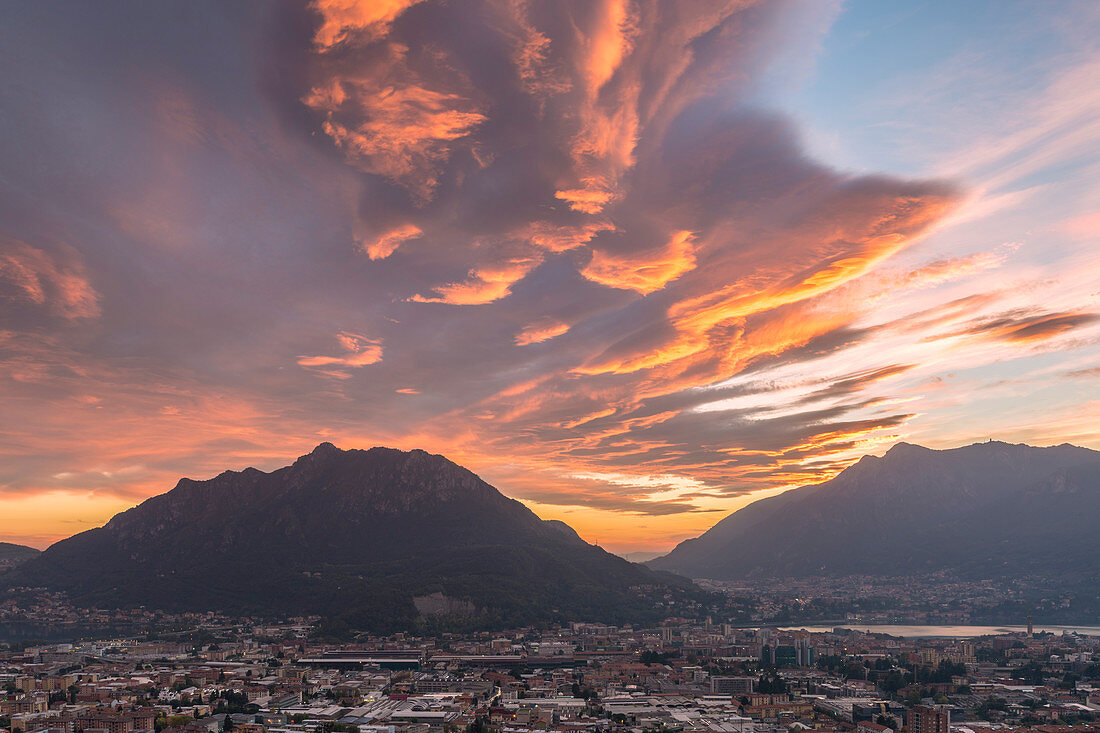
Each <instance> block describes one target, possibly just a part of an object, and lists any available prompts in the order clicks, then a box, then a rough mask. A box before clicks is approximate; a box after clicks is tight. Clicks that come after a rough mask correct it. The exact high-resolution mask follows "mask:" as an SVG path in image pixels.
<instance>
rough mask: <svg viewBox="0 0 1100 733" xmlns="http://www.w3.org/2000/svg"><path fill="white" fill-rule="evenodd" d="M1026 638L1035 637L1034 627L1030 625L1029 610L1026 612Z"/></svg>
mask: <svg viewBox="0 0 1100 733" xmlns="http://www.w3.org/2000/svg"><path fill="white" fill-rule="evenodd" d="M1027 638H1029V639H1034V638H1035V629H1034V628H1033V627H1032V625H1031V612H1030V611H1029V612H1028V614H1027Z"/></svg>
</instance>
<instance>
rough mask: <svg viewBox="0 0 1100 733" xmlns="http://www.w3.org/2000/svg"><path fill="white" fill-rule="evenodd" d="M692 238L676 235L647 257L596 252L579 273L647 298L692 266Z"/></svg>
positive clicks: (686, 235) (683, 232) (680, 233)
mask: <svg viewBox="0 0 1100 733" xmlns="http://www.w3.org/2000/svg"><path fill="white" fill-rule="evenodd" d="M694 237H695V235H694V233H693V232H689V231H681V232H676V233H675V234H673V235H672V239H670V240H669V243H668V245H666V246H665V248H664V249H662V250H659V251H657V252H653V253H650V254H645V253H643V254H640V255H623V256H616V255H611V254H607V253H606V252H601V251H600V250H596V251H595V252H593V253H592V259H591V260H590V261H589V262H588V265H587V266H586V267H585V268H584V269H583V270H581V274H582V275H584V276H585V277H586V278H588V279H589V280H591V281H593V282H598V283H600V284H601V285H607V286H608V287H611V288H620V289H624V290H636V291H638V292H639V293H641V294H642V295H648V294H649V293H652V292H655V291H657V290H660V289H661V288H663V287H664V286H665V285H667V284H668V283H670V282H671V281H673V280H675V279H676V278H678V277H680V276H681V275H683V274H684V273H685V272H688V271H689V270H691V269H693V268H694V267H695V242H694Z"/></svg>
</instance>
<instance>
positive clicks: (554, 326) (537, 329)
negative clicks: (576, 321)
mask: <svg viewBox="0 0 1100 733" xmlns="http://www.w3.org/2000/svg"><path fill="white" fill-rule="evenodd" d="M568 330H569V324H568V323H562V322H561V321H557V320H554V319H553V318H546V319H540V320H538V321H535V322H534V323H531V324H529V325H527V326H525V327H524V328H523V330H522V331H520V332H519V333H518V334H516V345H518V346H526V345H528V344H539V343H542V342H543V341H549V340H550V339H552V338H554V337H556V336H561V335H562V334H563V333H565V332H566V331H568Z"/></svg>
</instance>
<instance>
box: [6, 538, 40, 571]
mask: <svg viewBox="0 0 1100 733" xmlns="http://www.w3.org/2000/svg"><path fill="white" fill-rule="evenodd" d="M37 554H38V550H36V549H34V548H33V547H27V546H25V545H15V544H12V543H11V542H0V570H3V569H4V568H10V567H14V566H15V565H18V564H20V563H22V562H25V561H27V560H29V559H31V558H32V557H34V556H35V555H37Z"/></svg>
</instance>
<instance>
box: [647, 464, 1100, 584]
mask: <svg viewBox="0 0 1100 733" xmlns="http://www.w3.org/2000/svg"><path fill="white" fill-rule="evenodd" d="M648 565H649V566H650V567H652V568H656V569H661V570H670V571H673V572H677V573H682V574H684V575H687V576H690V577H693V578H713V579H736V578H744V577H767V576H784V577H805V576H819V575H829V576H842V575H863V574H866V575H878V576H902V575H913V574H918V573H927V572H934V571H941V570H946V571H951V572H954V573H957V574H959V575H960V576H962V577H971V578H1004V577H1019V576H1021V575H1038V576H1066V577H1079V578H1093V579H1100V452H1097V451H1093V450H1088V449H1086V448H1079V447H1075V446H1072V445H1059V446H1055V447H1050V448H1036V447H1032V446H1028V445H1012V444H1008V443H1000V442H988V443H976V444H974V445H969V446H965V447H962V448H956V449H953V450H930V449H928V448H922V447H920V446H916V445H910V444H907V443H899V444H898V445H896V446H894V447H893V448H891V449H890V450H889V451H888V452H887V453H886V455H884V456H883V457H882V458H876V457H873V456H865V457H863V458H862V459H860V460H859V462H858V463H856V464H854V465H852V466H850V467H848V468H847V469H845V470H844V471H842V472H841V473H840V474H838V475H837V476H836V477H835V478H833V479H832V480H830V481H826V482H824V483H820V484H816V485H814V486H805V487H802V488H798V489H793V490H791V491H788V492H786V493H783V494H780V495H778V496H775V497H771V498H768V499H762V500H760V501H757V502H754V503H753V504H750V505H748V506H746V507H744V508H743V509H741V510H739V511H737V512H734V513H733V514H731V515H729V516H728V517H726V518H725V519H723V520H722V521H720V522H719V523H718V524H716V525H715V526H714V527H712V528H711V529H710V530H708V531H707V532H706V533H704V534H703V535H702V536H700V537H698V538H696V539H691V540H687V541H685V542H682V543H680V544H679V545H678V546H677V547H676V548H675V549H673V550H672V552H670V553H669V554H667V555H665V556H664V557H661V558H657V559H655V560H652V561H650V562H649V563H648Z"/></svg>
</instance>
